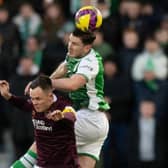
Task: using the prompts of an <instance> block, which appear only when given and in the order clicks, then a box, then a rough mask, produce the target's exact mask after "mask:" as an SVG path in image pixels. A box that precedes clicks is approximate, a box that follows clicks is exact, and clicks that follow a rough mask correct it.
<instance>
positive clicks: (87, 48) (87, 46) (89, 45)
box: [85, 44, 92, 52]
mask: <svg viewBox="0 0 168 168" xmlns="http://www.w3.org/2000/svg"><path fill="white" fill-rule="evenodd" d="M91 47H92V45H91V44H87V45H85V50H86V52H87V51H88V50H90V48H91Z"/></svg>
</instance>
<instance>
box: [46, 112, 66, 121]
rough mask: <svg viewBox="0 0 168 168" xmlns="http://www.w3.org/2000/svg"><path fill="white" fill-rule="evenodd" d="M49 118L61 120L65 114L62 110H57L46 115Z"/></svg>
mask: <svg viewBox="0 0 168 168" xmlns="http://www.w3.org/2000/svg"><path fill="white" fill-rule="evenodd" d="M46 117H47V118H48V119H51V120H53V121H59V120H62V119H63V118H64V115H63V113H62V111H61V110H55V111H53V112H51V113H48V114H47V116H46Z"/></svg>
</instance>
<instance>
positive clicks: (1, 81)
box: [0, 80, 9, 86]
mask: <svg viewBox="0 0 168 168" xmlns="http://www.w3.org/2000/svg"><path fill="white" fill-rule="evenodd" d="M0 85H2V86H4V85H6V86H9V83H8V82H7V81H6V80H0Z"/></svg>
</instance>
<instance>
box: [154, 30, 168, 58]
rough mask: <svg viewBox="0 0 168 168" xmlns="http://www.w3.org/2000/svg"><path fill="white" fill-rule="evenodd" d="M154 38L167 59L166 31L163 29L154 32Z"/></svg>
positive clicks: (167, 39)
mask: <svg viewBox="0 0 168 168" xmlns="http://www.w3.org/2000/svg"><path fill="white" fill-rule="evenodd" d="M155 37H156V40H157V41H158V42H159V44H160V46H161V47H162V49H163V51H164V52H165V53H166V56H167V57H168V30H167V31H166V30H165V29H158V30H157V31H156V32H155Z"/></svg>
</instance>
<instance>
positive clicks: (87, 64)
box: [76, 58, 98, 80]
mask: <svg viewBox="0 0 168 168" xmlns="http://www.w3.org/2000/svg"><path fill="white" fill-rule="evenodd" d="M97 73H98V61H97V60H96V59H94V60H92V59H90V58H86V59H83V60H81V62H80V63H79V66H78V68H77V72H76V74H81V75H83V76H84V77H85V78H86V79H87V80H91V79H93V78H95V76H96V75H97Z"/></svg>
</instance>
